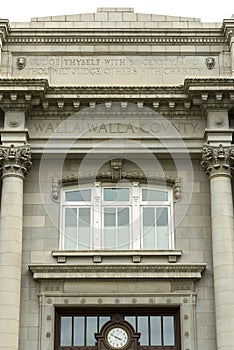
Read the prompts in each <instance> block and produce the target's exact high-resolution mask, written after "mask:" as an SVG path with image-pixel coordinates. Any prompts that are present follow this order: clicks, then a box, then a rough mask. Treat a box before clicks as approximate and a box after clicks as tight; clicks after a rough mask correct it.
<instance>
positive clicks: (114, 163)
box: [111, 159, 122, 182]
mask: <svg viewBox="0 0 234 350" xmlns="http://www.w3.org/2000/svg"><path fill="white" fill-rule="evenodd" d="M111 174H112V182H118V181H120V180H121V177H122V159H113V160H111Z"/></svg>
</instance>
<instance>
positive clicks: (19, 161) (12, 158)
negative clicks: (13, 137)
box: [0, 145, 32, 178]
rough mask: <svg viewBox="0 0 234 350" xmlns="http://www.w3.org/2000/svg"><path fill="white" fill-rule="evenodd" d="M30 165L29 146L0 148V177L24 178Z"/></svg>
mask: <svg viewBox="0 0 234 350" xmlns="http://www.w3.org/2000/svg"><path fill="white" fill-rule="evenodd" d="M31 165H32V161H31V151H30V146H29V145H24V146H17V147H16V146H14V145H10V146H0V172H1V175H2V177H6V176H19V177H23V178H24V176H25V175H26V174H27V172H28V170H29V169H30V167H31Z"/></svg>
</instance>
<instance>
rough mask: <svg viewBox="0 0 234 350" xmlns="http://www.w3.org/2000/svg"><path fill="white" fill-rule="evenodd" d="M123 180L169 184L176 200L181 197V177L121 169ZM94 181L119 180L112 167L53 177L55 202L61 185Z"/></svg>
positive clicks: (52, 189)
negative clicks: (108, 169) (105, 169)
mask: <svg viewBox="0 0 234 350" xmlns="http://www.w3.org/2000/svg"><path fill="white" fill-rule="evenodd" d="M111 162H112V161H111ZM111 162H110V163H111ZM111 164H113V163H111ZM121 164H122V162H121ZM121 180H127V181H130V182H140V183H148V184H157V185H167V186H169V187H171V188H173V194H174V201H175V202H177V201H179V200H180V199H181V180H180V179H179V178H177V179H173V178H172V177H159V176H156V175H155V174H153V173H146V174H144V173H143V172H141V171H136V172H126V171H122V169H121ZM94 181H95V182H112V183H113V184H115V183H116V182H117V181H116V179H115V178H113V172H112V169H111V170H110V171H105V172H104V171H101V172H99V173H98V174H94V173H93V174H92V173H86V174H81V175H80V176H79V177H78V176H76V175H73V174H72V175H69V176H66V177H64V178H62V179H58V178H52V181H51V197H52V199H53V200H54V201H55V202H59V200H60V198H59V194H60V190H61V187H66V186H72V185H79V184H83V183H93V182H94Z"/></svg>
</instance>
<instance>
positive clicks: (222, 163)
mask: <svg viewBox="0 0 234 350" xmlns="http://www.w3.org/2000/svg"><path fill="white" fill-rule="evenodd" d="M233 164H234V148H233V147H224V146H223V145H219V147H213V146H210V145H205V146H204V148H203V154H202V160H201V165H202V167H203V169H204V170H205V172H206V173H207V174H208V175H209V176H210V177H213V176H217V175H226V176H230V177H231V170H232V168H233Z"/></svg>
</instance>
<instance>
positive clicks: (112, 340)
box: [106, 327, 129, 349]
mask: <svg viewBox="0 0 234 350" xmlns="http://www.w3.org/2000/svg"><path fill="white" fill-rule="evenodd" d="M106 340H107V343H108V345H109V346H110V347H111V348H112V349H122V348H124V347H125V346H126V345H127V344H128V342H129V335H128V333H127V331H126V330H125V329H124V328H122V327H114V328H111V329H110V330H109V331H108V333H107V337H106Z"/></svg>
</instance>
